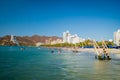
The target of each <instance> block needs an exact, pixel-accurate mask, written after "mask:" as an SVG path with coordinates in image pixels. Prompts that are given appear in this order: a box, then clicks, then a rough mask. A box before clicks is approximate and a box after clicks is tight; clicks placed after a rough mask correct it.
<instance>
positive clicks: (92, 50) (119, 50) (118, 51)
mask: <svg viewBox="0 0 120 80" xmlns="http://www.w3.org/2000/svg"><path fill="white" fill-rule="evenodd" d="M63 49H64V50H74V49H71V48H63ZM77 50H78V51H81V52H95V50H94V48H79V49H77ZM99 50H100V51H102V50H103V49H102V48H100V49H99ZM108 51H109V53H117V54H120V49H108Z"/></svg>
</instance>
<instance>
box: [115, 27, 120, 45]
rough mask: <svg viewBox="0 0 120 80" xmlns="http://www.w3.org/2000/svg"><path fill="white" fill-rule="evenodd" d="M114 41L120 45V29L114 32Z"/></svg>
mask: <svg viewBox="0 0 120 80" xmlns="http://www.w3.org/2000/svg"><path fill="white" fill-rule="evenodd" d="M114 43H115V44H116V45H117V46H120V29H119V30H118V31H116V32H114Z"/></svg>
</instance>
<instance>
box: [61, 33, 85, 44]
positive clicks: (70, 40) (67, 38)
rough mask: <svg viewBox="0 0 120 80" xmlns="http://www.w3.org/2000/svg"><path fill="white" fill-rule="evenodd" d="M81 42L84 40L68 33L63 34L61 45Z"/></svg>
mask: <svg viewBox="0 0 120 80" xmlns="http://www.w3.org/2000/svg"><path fill="white" fill-rule="evenodd" d="M83 41H85V39H82V38H80V37H79V36H78V35H77V34H75V35H71V34H70V32H69V31H66V32H63V43H72V44H76V43H79V42H83Z"/></svg>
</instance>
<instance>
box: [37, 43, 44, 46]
mask: <svg viewBox="0 0 120 80" xmlns="http://www.w3.org/2000/svg"><path fill="white" fill-rule="evenodd" d="M43 44H44V43H42V42H38V43H36V47H39V46H41V45H43Z"/></svg>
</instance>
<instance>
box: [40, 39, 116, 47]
mask: <svg viewBox="0 0 120 80" xmlns="http://www.w3.org/2000/svg"><path fill="white" fill-rule="evenodd" d="M97 43H98V45H99V46H102V42H97ZM105 43H106V45H107V46H108V45H111V46H113V45H114V43H113V42H109V41H105ZM41 46H45V47H74V46H79V47H83V46H93V41H91V40H89V39H88V40H85V41H84V42H80V43H77V44H69V43H59V44H52V45H51V44H45V45H41Z"/></svg>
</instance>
